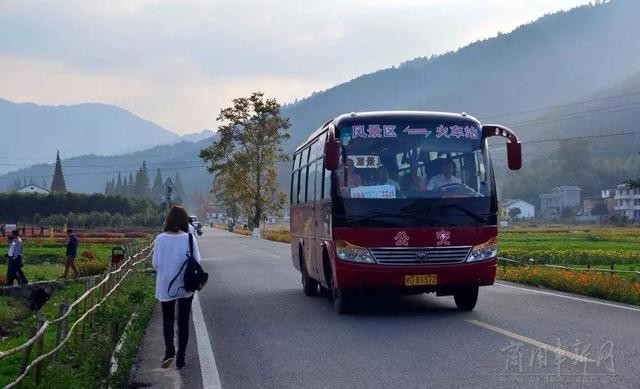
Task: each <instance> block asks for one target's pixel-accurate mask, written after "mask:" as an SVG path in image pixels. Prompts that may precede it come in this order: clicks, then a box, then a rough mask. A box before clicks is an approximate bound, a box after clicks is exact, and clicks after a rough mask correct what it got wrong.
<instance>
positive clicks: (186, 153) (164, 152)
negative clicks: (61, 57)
mask: <svg viewBox="0 0 640 389" xmlns="http://www.w3.org/2000/svg"><path fill="white" fill-rule="evenodd" d="M210 143H211V139H210V138H209V139H205V140H201V141H199V142H180V143H176V144H172V145H164V146H156V147H153V148H150V149H147V150H144V151H138V152H134V153H129V154H122V155H115V156H97V155H83V156H78V157H73V158H67V159H63V160H62V169H63V172H64V175H65V180H66V183H67V188H68V189H69V190H70V191H72V192H86V193H91V192H100V193H102V192H103V191H104V188H105V183H106V181H107V180H108V179H111V178H115V177H117V175H118V173H119V172H120V173H122V175H123V177H124V176H128V175H129V173H130V172H131V173H133V175H134V176H135V172H136V171H137V170H138V168H139V167H140V165H141V164H142V161H147V166H148V167H149V172H150V176H151V179H152V180H153V178H154V177H155V171H156V169H157V168H160V170H161V171H162V174H163V176H164V178H165V179H166V177H167V176H168V175H170V176H171V177H175V174H176V173H177V172H180V176H181V178H182V181H183V183H184V189H185V192H187V194H189V193H192V192H193V191H194V190H202V191H208V190H209V189H211V188H210V186H211V177H210V176H209V174H208V173H207V172H206V170H205V168H204V165H203V163H202V160H200V158H198V153H199V151H200V149H202V148H204V147H206V146H207V145H209V144H210ZM52 176H53V165H52V164H40V165H36V166H32V167H29V168H25V169H20V170H16V171H13V172H11V173H8V174H5V175H3V176H1V177H0V190H3V189H4V188H5V185H6V184H7V183H9V182H11V181H12V180H13V179H14V178H20V179H27V180H29V179H31V177H33V178H34V182H36V183H40V182H41V181H42V179H43V178H44V179H45V180H46V181H47V183H49V184H50V183H51V178H52Z"/></svg>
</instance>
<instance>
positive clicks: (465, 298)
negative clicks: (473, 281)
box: [453, 286, 478, 312]
mask: <svg viewBox="0 0 640 389" xmlns="http://www.w3.org/2000/svg"><path fill="white" fill-rule="evenodd" d="M453 299H454V300H455V302H456V306H457V307H458V309H459V310H460V311H463V312H469V311H473V308H475V307H476V303H477V302H478V287H477V286H476V287H475V288H464V289H460V290H458V291H457V292H455V293H454V294H453Z"/></svg>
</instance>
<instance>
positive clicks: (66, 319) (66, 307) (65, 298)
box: [62, 292, 69, 336]
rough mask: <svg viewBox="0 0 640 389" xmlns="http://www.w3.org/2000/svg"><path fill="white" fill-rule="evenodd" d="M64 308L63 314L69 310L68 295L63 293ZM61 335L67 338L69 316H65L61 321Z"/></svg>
mask: <svg viewBox="0 0 640 389" xmlns="http://www.w3.org/2000/svg"><path fill="white" fill-rule="evenodd" d="M64 306H65V312H66V311H68V310H69V295H67V293H66V292H65V294H64ZM62 323H63V330H64V332H63V334H64V336H67V334H68V333H69V315H67V316H66V317H65V318H64V319H63V320H62Z"/></svg>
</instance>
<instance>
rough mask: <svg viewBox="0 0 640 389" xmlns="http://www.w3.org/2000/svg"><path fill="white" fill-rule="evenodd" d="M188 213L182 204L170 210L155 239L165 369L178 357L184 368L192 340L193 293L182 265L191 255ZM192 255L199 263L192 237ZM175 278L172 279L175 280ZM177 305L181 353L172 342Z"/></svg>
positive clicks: (154, 263)
mask: <svg viewBox="0 0 640 389" xmlns="http://www.w3.org/2000/svg"><path fill="white" fill-rule="evenodd" d="M188 231H189V214H188V213H187V211H186V209H184V208H183V207H180V206H177V205H174V206H173V207H171V209H170V210H169V213H168V215H167V219H166V221H165V225H164V232H163V233H162V234H160V235H158V237H157V238H156V240H155V247H154V249H153V268H154V269H155V270H156V271H157V277H156V298H157V299H158V300H159V301H160V302H161V303H162V328H163V334H164V344H165V355H164V358H163V359H162V364H161V366H162V368H165V369H166V368H168V367H170V366H171V364H172V363H173V359H174V358H175V359H176V367H177V368H178V369H184V367H185V361H184V357H185V352H186V349H187V342H188V340H189V317H190V316H191V302H192V300H193V292H187V291H186V290H185V289H184V280H183V277H182V274H179V273H182V272H183V271H184V267H183V266H182V265H183V264H184V262H185V261H186V260H187V258H188V255H189V235H190V234H189V233H188ZM191 254H192V256H193V257H194V258H195V259H196V260H197V261H198V262H200V252H199V251H198V243H197V242H196V240H195V239H193V253H191ZM172 281H173V282H172ZM176 304H177V305H178V353H177V354H176V350H175V345H174V342H173V334H174V323H175V316H176V315H175V309H176Z"/></svg>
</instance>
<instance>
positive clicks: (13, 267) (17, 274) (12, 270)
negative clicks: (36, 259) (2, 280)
mask: <svg viewBox="0 0 640 389" xmlns="http://www.w3.org/2000/svg"><path fill="white" fill-rule="evenodd" d="M21 262H22V261H20V260H18V259H9V260H8V261H7V285H13V281H15V280H18V284H23V285H24V284H28V283H29V281H28V280H27V276H25V275H24V272H23V271H22V263H21Z"/></svg>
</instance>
